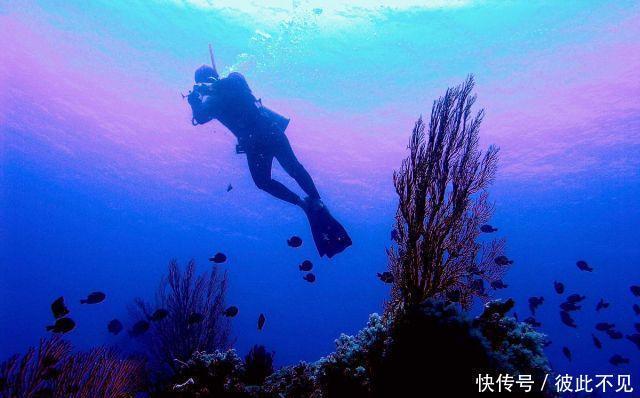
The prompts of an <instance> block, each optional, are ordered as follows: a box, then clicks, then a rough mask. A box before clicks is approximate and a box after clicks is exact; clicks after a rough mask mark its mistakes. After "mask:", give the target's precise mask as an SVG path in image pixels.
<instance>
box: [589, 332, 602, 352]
mask: <svg viewBox="0 0 640 398" xmlns="http://www.w3.org/2000/svg"><path fill="white" fill-rule="evenodd" d="M591 338H592V339H593V345H594V346H596V348H597V349H601V348H602V342H601V341H600V339H599V338H597V337H596V336H594V335H593V333H591Z"/></svg>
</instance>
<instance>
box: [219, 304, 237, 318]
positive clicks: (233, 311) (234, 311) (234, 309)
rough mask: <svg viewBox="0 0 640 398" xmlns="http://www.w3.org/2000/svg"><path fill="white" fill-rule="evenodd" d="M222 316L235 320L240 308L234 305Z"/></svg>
mask: <svg viewBox="0 0 640 398" xmlns="http://www.w3.org/2000/svg"><path fill="white" fill-rule="evenodd" d="M222 314H223V315H224V316H226V317H228V318H233V317H234V316H236V315H238V307H236V306H234V305H232V306H231V307H229V308H227V309H226V310H224V312H223V313H222Z"/></svg>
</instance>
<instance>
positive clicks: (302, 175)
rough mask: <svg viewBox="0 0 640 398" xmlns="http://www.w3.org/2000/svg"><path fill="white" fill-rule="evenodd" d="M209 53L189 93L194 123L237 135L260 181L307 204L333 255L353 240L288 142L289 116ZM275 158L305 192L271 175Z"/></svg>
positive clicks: (321, 249) (326, 251) (320, 245)
mask: <svg viewBox="0 0 640 398" xmlns="http://www.w3.org/2000/svg"><path fill="white" fill-rule="evenodd" d="M209 53H210V55H211V65H202V66H201V67H199V68H198V69H197V70H196V71H195V85H194V86H193V90H192V91H191V92H190V93H189V95H187V100H188V102H189V105H191V109H192V111H193V118H192V119H191V123H192V124H193V125H194V126H196V125H200V124H205V123H207V122H209V121H211V120H213V119H217V120H218V121H219V122H220V123H222V125H224V126H225V127H226V128H227V129H229V130H230V131H231V132H232V133H233V135H235V136H236V138H237V140H238V144H237V145H236V153H238V154H242V153H244V154H246V156H247V161H248V163H249V171H250V173H251V177H252V178H253V181H254V183H255V185H256V187H258V188H259V189H261V190H263V191H265V192H267V193H269V194H271V195H272V196H275V197H276V198H278V199H281V200H284V201H286V202H289V203H291V204H294V205H296V206H298V207H300V208H302V209H303V210H304V212H305V214H306V215H307V218H308V219H309V224H310V226H311V232H312V235H313V240H314V241H315V243H316V247H317V249H318V253H319V254H320V256H321V257H322V256H324V255H326V256H328V257H329V258H331V257H333V256H334V255H336V254H337V253H340V252H342V251H343V250H344V249H346V248H347V247H349V246H351V238H350V237H349V235H348V234H347V232H346V231H345V229H344V227H343V226H342V225H340V223H339V222H338V221H337V220H336V219H334V218H333V217H332V216H331V214H330V213H329V211H328V209H327V207H326V206H325V205H324V203H322V200H321V199H320V194H319V193H318V190H317V188H316V186H315V184H314V182H313V179H312V178H311V176H310V175H309V173H308V172H307V170H305V168H304V167H303V166H302V164H300V162H299V161H298V159H297V158H296V155H295V154H294V152H293V149H292V148H291V145H290V144H289V140H288V139H287V136H286V135H285V130H286V128H287V125H288V124H289V119H287V118H286V117H284V116H282V115H280V114H278V113H276V112H274V111H272V110H271V109H269V108H267V107H265V106H264V105H262V101H261V100H260V99H256V97H254V96H253V94H252V92H251V89H250V88H249V85H248V84H247V81H246V80H245V78H244V77H243V76H242V75H241V74H240V73H237V72H232V73H229V75H228V76H227V77H222V78H221V77H220V76H219V75H218V72H217V70H216V66H215V62H214V59H213V51H212V49H211V45H209ZM274 158H275V159H277V160H278V163H280V165H281V166H282V168H283V169H284V170H285V172H286V173H287V174H289V175H290V176H291V177H292V178H293V179H294V180H295V181H296V182H297V183H298V185H299V186H300V188H302V190H303V191H304V192H305V193H306V194H307V197H306V198H304V199H302V198H300V197H299V196H298V195H297V194H296V193H294V192H293V191H291V190H290V189H289V188H287V187H286V186H284V185H283V184H282V183H280V182H279V181H276V180H274V179H273V178H272V177H271V167H272V163H273V159H274Z"/></svg>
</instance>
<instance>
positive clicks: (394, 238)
mask: <svg viewBox="0 0 640 398" xmlns="http://www.w3.org/2000/svg"><path fill="white" fill-rule="evenodd" d="M398 238H399V236H398V230H397V229H395V228H394V229H392V230H391V240H392V241H394V242H397V241H398Z"/></svg>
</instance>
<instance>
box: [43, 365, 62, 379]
mask: <svg viewBox="0 0 640 398" xmlns="http://www.w3.org/2000/svg"><path fill="white" fill-rule="evenodd" d="M58 376H60V370H59V369H58V368H47V369H45V371H44V372H43V374H42V379H43V380H47V381H49V380H55V379H57V378H58Z"/></svg>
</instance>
